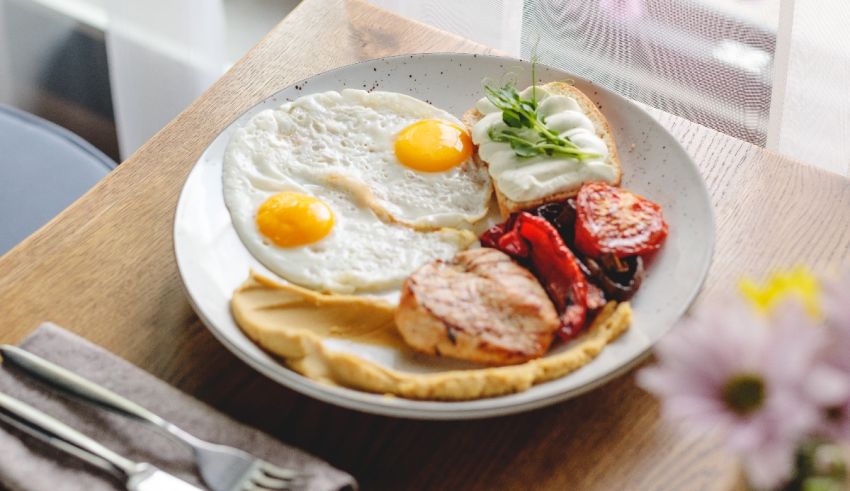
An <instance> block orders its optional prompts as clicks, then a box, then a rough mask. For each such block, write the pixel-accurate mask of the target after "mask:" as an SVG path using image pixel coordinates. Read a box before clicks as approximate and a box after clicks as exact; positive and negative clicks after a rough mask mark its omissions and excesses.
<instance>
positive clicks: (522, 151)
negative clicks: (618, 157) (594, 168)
mask: <svg viewBox="0 0 850 491" xmlns="http://www.w3.org/2000/svg"><path fill="white" fill-rule="evenodd" d="M532 83H536V82H532ZM484 95H485V97H486V98H487V100H488V101H490V102H491V103H492V104H493V105H494V106H496V108H497V109H499V110H500V111H501V112H502V121H503V122H504V123H505V125H507V126H508V128H506V129H502V130H500V131H495V130H494V129H493V128H491V129H490V131H489V132H488V135H489V136H490V139H491V140H493V141H495V142H500V143H509V144H510V145H511V149H513V151H514V153H515V154H516V155H517V156H518V157H522V158H526V157H533V156H535V155H542V154H546V155H563V156H566V157H570V158H574V159H577V160H579V161H582V160H586V159H589V158H595V157H599V155H597V154H593V153H588V152H584V151H582V150H581V149H580V148H579V147H578V146H577V145H576V144H575V143H573V142H572V141H571V140H570V139H569V138H566V137H563V136H561V135H559V134H557V133H555V132H554V131H552V130H550V129H549V128H547V127H546V124H545V122H544V121H543V120H542V118H541V117H540V115H539V114H537V108H538V105H537V100H536V94H534V91H532V99H531V100H528V99H523V98H522V97H521V96H520V95H519V93H518V92H517V90H516V87H514V86H513V85H512V84H510V83H508V84H505V85H504V86H503V87H500V88H494V87H492V86H490V85H485V86H484ZM522 129H524V130H527V131H524V132H522V133H521V132H520V131H518V130H522Z"/></svg>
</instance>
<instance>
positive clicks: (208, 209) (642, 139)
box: [174, 54, 714, 419]
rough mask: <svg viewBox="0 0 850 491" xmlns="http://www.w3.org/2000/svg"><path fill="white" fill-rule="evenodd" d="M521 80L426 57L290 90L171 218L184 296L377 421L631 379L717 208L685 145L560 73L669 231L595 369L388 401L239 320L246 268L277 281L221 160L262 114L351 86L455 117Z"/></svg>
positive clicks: (523, 404) (264, 357) (524, 79)
mask: <svg viewBox="0 0 850 491" xmlns="http://www.w3.org/2000/svg"><path fill="white" fill-rule="evenodd" d="M509 72H510V73H515V74H517V75H518V79H519V82H518V85H519V86H523V87H524V86H527V85H529V84H530V81H531V79H530V65H529V64H528V63H527V62H522V61H519V60H515V59H510V58H501V57H491V56H480V55H463V54H422V55H413V56H400V57H392V58H384V59H379V60H371V61H365V62H362V63H358V64H355V65H350V66H346V67H342V68H337V69H335V70H331V71H329V72H325V73H322V74H319V75H316V76H313V77H310V78H309V79H307V80H304V81H302V82H298V83H297V84H295V85H292V86H290V87H287V88H285V89H283V90H281V91H280V92H278V93H277V94H275V95H273V96H271V97H269V98H268V99H266V100H264V101H262V102H260V103H258V104H257V105H256V106H254V107H253V108H251V109H250V110H248V111H247V112H246V113H245V114H243V115H242V116H241V117H239V118H238V119H237V120H236V121H234V122H233V123H231V124H230V125H229V126H228V127H227V128H226V129H225V130H224V131H222V132H221V134H220V135H218V137H217V138H216V139H215V140H214V141H213V142H212V144H210V146H209V147H208V148H207V149H206V151H205V152H204V154H203V155H202V156H201V158H200V160H199V161H198V162H197V164H195V167H194V169H193V170H192V172H191V173H190V174H189V177H188V179H187V180H186V184H185V185H184V187H183V191H182V194H181V195H180V201H179V203H178V205H177V212H176V216H175V221H174V250H175V254H176V257H177V265H178V267H179V269H180V275H181V277H182V279H183V283H184V285H185V288H186V291H187V293H188V296H189V299H190V301H191V303H192V305H193V306H194V308H195V310H196V311H197V313H198V315H199V316H200V318H201V319H202V320H203V322H204V323H205V324H206V325H207V326H208V327H209V329H210V330H211V331H212V333H213V334H214V335H215V336H216V337H217V338H218V339H219V340H220V341H221V342H222V343H223V344H224V345H225V346H227V347H228V348H229V349H230V350H231V351H233V352H234V353H235V354H236V355H237V356H239V357H240V358H241V359H242V360H244V361H245V362H246V363H248V364H249V365H251V366H252V367H254V368H256V369H257V370H258V371H260V372H262V373H263V374H265V375H267V376H268V377H271V378H272V379H274V380H277V381H278V382H280V383H281V384H283V385H285V386H287V387H289V388H291V389H293V390H296V391H298V392H301V393H303V394H306V395H308V396H311V397H315V398H316V399H320V400H323V401H326V402H329V403H332V404H338V405H340V406H344V407H348V408H352V409H357V410H361V411H366V412H370V413H377V414H384V415H391V416H401V417H409V418H426V419H462V418H478V417H486V416H495V415H500V414H509V413H515V412H519V411H526V410H529V409H532V408H536V407H541V406H544V405H547V404H552V403H554V402H557V401H562V400H564V399H567V398H570V397H573V396H575V395H577V394H579V393H582V392H584V391H587V390H589V389H591V388H593V387H596V386H598V385H600V384H602V383H604V382H606V381H608V380H610V379H611V378H613V377H614V376H616V375H618V374H620V373H622V372H624V371H625V370H627V369H628V368H629V367H631V366H633V365H634V364H635V363H636V362H637V361H639V360H640V359H641V357H642V355H644V354H646V353H647V351H648V350H649V348H650V347H651V346H652V345H653V343H655V342H656V341H657V340H658V339H659V338H660V337H661V336H662V335H664V333H665V332H667V330H668V329H670V327H671V326H672V325H673V323H674V322H675V321H676V320H677V319H678V318H679V317H680V316H681V315H682V314H683V313H684V312H685V310H686V309H687V308H688V306H689V305H690V303H691V301H692V300H693V298H694V297H695V296H696V294H697V292H698V291H699V289H700V286H701V285H702V282H703V279H704V278H705V275H706V272H707V271H708V266H709V264H710V262H711V254H712V248H713V245H714V222H713V217H712V211H711V202H710V201H709V197H708V193H707V191H706V189H705V185H704V184H703V182H702V178H701V177H700V175H699V173H698V171H697V168H696V166H695V165H694V163H693V161H692V160H691V158H690V157H689V156H688V154H687V153H686V152H685V151H684V149H683V148H682V146H681V145H679V143H678V142H677V141H676V140H675V139H674V138H673V136H672V135H670V133H668V132H667V131H666V130H665V129H664V128H662V127H661V126H660V125H659V124H658V123H657V122H656V121H655V120H654V119H652V118H651V117H650V116H649V115H648V114H647V113H646V112H644V111H643V110H642V109H640V108H639V107H637V106H636V105H635V104H633V103H632V102H630V101H628V100H626V99H624V98H623V97H621V96H619V95H617V94H614V93H612V92H610V91H608V90H606V89H604V88H602V87H599V86H597V85H594V84H593V83H591V82H589V81H586V80H584V79H581V78H579V77H576V76H574V75H570V74H567V73H564V72H562V71H560V70H557V69H554V68H548V67H544V66H538V70H537V74H538V78H539V79H540V81H542V82H548V81H552V80H564V79H572V80H574V81H575V83H576V86H577V87H578V88H580V89H581V90H583V91H584V92H585V93H586V94H587V95H588V96H589V97H590V98H591V99H593V100H594V101H595V102H596V103H597V104H598V105H599V106H600V107H601V109H602V111H603V112H604V113H605V115H606V116H607V118H608V120H609V122H610V123H611V128H612V129H613V131H614V135H615V138H616V141H617V146H618V148H619V151H620V157H621V160H622V164H623V175H624V178H623V185H624V186H625V187H626V188H628V189H630V190H633V191H635V192H637V193H639V194H642V195H645V196H647V197H648V198H650V199H652V200H654V201H656V202H658V203H660V204H661V205H662V206H663V207H664V215H665V217H666V219H667V221H668V223H669V225H670V235H669V237H668V239H667V243H666V244H665V246H664V247H663V248H662V250H661V252H660V253H659V254H658V255H657V257H656V258H655V260H654V261H653V263H652V265H651V267H650V268H649V270H648V272H647V275H646V278H644V281H643V285H642V286H641V289H640V291H639V292H638V294H637V295H636V296H635V298H634V299H633V302H632V306H633V309H634V322H633V324H632V327H631V329H629V330H628V331H627V333H626V334H625V335H623V336H622V337H621V338H620V339H618V340H617V341H616V342H614V343H612V344H611V345H609V346H608V347H607V348H605V349H604V350H603V351H602V353H601V354H600V355H599V356H598V357H597V358H596V359H594V360H593V361H592V362H590V363H589V364H588V365H586V366H584V367H583V368H581V369H579V370H577V371H576V372H574V373H571V374H569V375H567V376H565V377H562V378H560V379H557V380H553V381H551V382H546V383H543V384H540V385H537V386H534V387H532V388H531V389H529V390H527V391H525V392H521V393H518V394H512V395H507V396H502V397H496V398H491V399H481V400H475V401H465V402H435V401H414V400H406V399H401V398H388V397H384V396H382V395H378V394H370V393H365V392H359V391H355V390H349V389H345V388H339V387H330V386H326V385H321V384H318V383H315V382H313V381H312V380H310V379H307V378H305V377H303V376H301V375H299V374H297V373H295V372H293V371H291V370H289V369H287V368H285V367H284V366H283V365H281V364H280V363H278V362H277V361H275V359H274V358H272V357H271V356H269V355H268V354H267V353H266V352H264V351H263V350H261V349H260V348H258V347H257V346H256V345H255V344H254V343H253V342H251V341H250V340H249V339H248V338H247V337H246V336H245V335H244V334H243V333H242V331H241V330H240V329H239V327H238V326H237V325H236V323H235V322H234V320H233V318H232V316H231V314H230V310H229V301H230V296H231V293H232V292H233V290H234V289H235V288H236V287H238V286H239V285H240V284H241V283H242V282H243V281H244V280H245V278H246V276H247V274H248V270H249V268H254V269H255V270H257V271H259V272H261V273H264V274H266V275H268V276H270V277H275V275H274V274H273V273H271V272H270V271H268V270H267V269H266V268H265V267H263V266H262V265H261V264H260V263H259V262H257V261H256V260H255V259H254V258H253V257H252V256H251V255H250V254H249V253H248V251H247V249H245V247H244V246H243V245H242V243H241V242H240V240H239V238H238V236H237V235H236V231H235V230H234V229H233V226H232V225H231V222H230V215H229V214H228V211H227V209H226V208H225V205H224V201H223V198H222V191H221V166H222V155H223V152H224V149H225V147H226V146H227V143H228V141H229V139H230V135H231V133H232V132H233V131H234V130H235V129H236V128H238V127H240V126H241V125H243V124H244V123H245V122H246V121H247V120H248V119H250V118H251V117H252V116H253V115H255V114H256V113H257V112H259V111H261V110H264V109H268V108H274V107H277V106H278V105H280V104H281V103H283V102H284V101H286V100H289V99H292V98H296V97H298V96H301V95H304V94H309V93H314V92H320V91H326V90H340V89H342V88H344V87H351V88H366V89H373V88H374V89H380V90H388V91H395V92H401V93H404V94H410V95H412V96H414V97H417V98H419V99H422V100H425V101H428V102H431V103H432V104H434V105H435V106H438V107H441V108H443V109H445V110H447V111H449V112H451V113H453V114H455V115H456V116H460V115H461V114H462V113H463V112H464V111H465V110H466V109H468V108H469V107H471V106H472V105H473V104H474V102H475V101H476V100H477V99H478V98H479V97H481V81H482V79H483V78H493V79H497V80H498V79H500V78H501V77H503V76H504V75H505V74H506V73H509ZM337 346H338V349H345V350H353V351H355V352H358V353H359V354H361V355H362V356H366V357H368V358H370V359H372V360H375V361H378V362H379V363H383V364H385V365H387V366H392V367H395V368H397V369H402V370H413V371H433V370H439V369H443V368H445V367H446V366H449V365H450V364H451V362H446V361H445V360H439V359H436V358H433V357H421V358H423V359H414V360H409V359H407V360H404V359H400V357H399V356H397V353H396V354H394V353H390V352H388V350H386V349H382V348H375V347H371V348H368V349H367V348H366V347H364V346H363V345H360V346H357V345H352V344H350V343H342V344H337Z"/></svg>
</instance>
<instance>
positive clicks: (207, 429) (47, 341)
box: [0, 323, 356, 491]
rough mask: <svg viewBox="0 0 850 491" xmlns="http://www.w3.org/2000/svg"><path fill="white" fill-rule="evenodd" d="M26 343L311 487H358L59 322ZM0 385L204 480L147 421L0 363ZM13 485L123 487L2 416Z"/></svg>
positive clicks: (141, 455)
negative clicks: (296, 473) (300, 476)
mask: <svg viewBox="0 0 850 491" xmlns="http://www.w3.org/2000/svg"><path fill="white" fill-rule="evenodd" d="M21 347H22V348H24V349H26V350H28V351H30V352H32V353H34V354H36V355H39V356H41V357H42V358H45V359H47V360H50V361H52V362H54V363H56V364H57V365H61V366H63V367H65V368H67V369H69V370H71V371H73V372H75V373H77V374H79V375H82V376H83V377H86V378H88V379H89V380H92V381H93V382H95V383H97V384H100V385H102V386H104V387H106V388H108V389H110V390H112V391H114V392H116V393H118V394H120V395H122V396H124V397H127V398H128V399H130V400H133V401H135V402H137V403H140V404H141V405H143V406H145V407H147V408H148V409H151V410H153V411H154V412H156V413H158V414H159V415H160V416H162V417H164V418H165V419H166V420H169V421H171V422H172V423H175V424H177V426H180V427H182V428H183V429H185V430H187V431H189V432H190V433H193V434H194V435H196V436H198V437H200V438H203V439H205V440H209V441H212V442H215V443H223V444H225V445H231V446H234V447H237V448H241V449H244V450H247V451H249V452H250V453H252V454H254V455H256V456H258V457H260V458H263V459H265V460H268V461H269V462H272V463H274V464H277V465H280V466H283V467H288V468H293V469H300V470H303V471H304V472H305V474H307V475H308V476H309V477H308V481H307V483H306V486H305V489H311V490H320V489H321V490H326V489H340V488H345V487H346V486H350V487H352V488H354V487H356V483H355V481H354V479H353V478H352V477H351V476H350V475H348V474H346V473H344V472H342V471H340V470H337V469H335V468H333V467H331V466H330V465H328V464H327V463H325V462H323V461H321V460H319V459H317V458H315V457H313V456H311V455H308V454H306V453H304V452H302V451H300V450H296V449H294V448H291V447H287V446H286V445H284V444H282V443H280V442H279V441H277V440H275V439H274V438H272V437H270V436H268V435H266V434H264V433H262V432H260V431H258V430H255V429H253V428H250V427H248V426H245V425H243V424H240V423H238V422H236V421H234V420H233V419H230V418H229V417H227V416H225V415H223V414H221V413H219V412H218V411H216V410H215V409H213V408H211V407H209V406H207V405H205V404H203V403H202V402H199V401H197V400H195V399H193V398H192V397H189V396H188V395H186V394H184V393H182V392H180V391H179V390H177V389H175V388H174V387H171V386H170V385H168V384H166V383H165V382H163V381H162V380H159V379H157V378H155V377H153V376H152V375H150V374H148V373H147V372H145V371H143V370H141V369H139V368H137V367H135V366H133V365H131V364H130V363H128V362H126V361H124V360H122V359H120V358H118V357H117V356H115V355H113V354H111V353H109V352H107V351H105V350H104V349H102V348H100V347H98V346H95V345H93V344H91V343H89V342H88V341H86V340H84V339H82V338H79V337H77V336H75V335H73V334H71V333H70V332H68V331H65V330H64V329H62V328H60V327H58V326H56V325H53V324H49V323H48V324H42V325H41V326H40V327H39V328H38V329H37V330H36V331H35V332H34V333H32V334H31V335H30V336H29V337H27V338H26V339H25V340H24V341H23V342H22V343H21ZM0 391H2V392H4V393H6V394H8V395H11V396H13V397H16V398H18V399H20V400H22V401H24V402H26V403H28V404H30V405H32V406H34V407H36V408H38V409H40V410H42V411H44V412H45V413H47V414H49V415H51V416H54V417H56V418H57V419H59V420H60V421H63V422H65V423H67V424H68V425H69V426H71V427H73V428H76V429H77V430H80V431H81V432H82V433H84V434H86V435H88V436H91V437H93V438H94V439H95V440H98V441H99V442H101V443H103V444H104V445H106V446H107V447H108V448H110V449H112V450H114V451H116V452H118V453H119V454H121V455H124V456H125V457H128V458H130V459H133V460H138V461H146V462H150V463H152V464H154V465H156V466H157V467H159V468H160V469H162V470H165V471H167V472H170V473H172V474H175V475H177V476H178V477H181V478H183V479H185V480H186V481H189V482H191V483H193V484H196V485H198V486H201V487H204V486H203V485H202V483H201V480H200V477H199V476H198V474H197V472H196V471H195V465H194V461H193V459H192V454H191V452H190V451H189V450H188V449H186V448H185V447H183V446H182V445H181V444H179V443H176V442H173V441H171V440H170V439H168V438H166V437H164V436H162V435H160V434H159V433H157V432H156V430H154V429H152V428H149V427H147V426H145V425H143V424H141V423H138V422H135V421H131V420H129V419H127V418H124V417H121V416H118V415H116V414H112V413H109V412H106V411H104V410H101V409H96V408H93V407H92V406H90V405H88V404H85V403H79V402H77V401H72V400H70V399H67V398H65V397H63V396H60V395H57V394H56V393H55V392H53V391H51V390H49V389H47V388H46V387H45V386H43V385H42V384H40V383H39V382H36V381H33V380H32V379H30V378H29V377H27V376H25V375H23V374H20V373H16V372H15V370H14V369H12V368H5V367H4V368H2V369H0ZM3 486H5V487H8V488H10V489H11V490H13V491H16V490H26V491H42V490H43V491H61V490H86V491H99V490H116V489H118V490H120V489H123V486H121V485H120V484H119V483H117V482H115V480H114V479H113V478H112V477H111V476H109V475H108V474H106V473H104V472H102V471H99V470H97V469H96V468H94V467H91V466H89V465H88V464H84V463H81V462H79V461H77V460H76V459H72V458H71V457H69V456H67V455H65V454H63V453H61V452H59V451H57V450H54V449H52V448H51V447H49V446H47V445H45V444H43V443H41V442H39V441H37V440H35V439H33V438H30V437H28V436H26V435H23V434H21V433H20V432H18V431H17V430H14V429H11V428H8V427H7V426H5V425H4V424H2V423H0V488H2V487H3Z"/></svg>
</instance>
